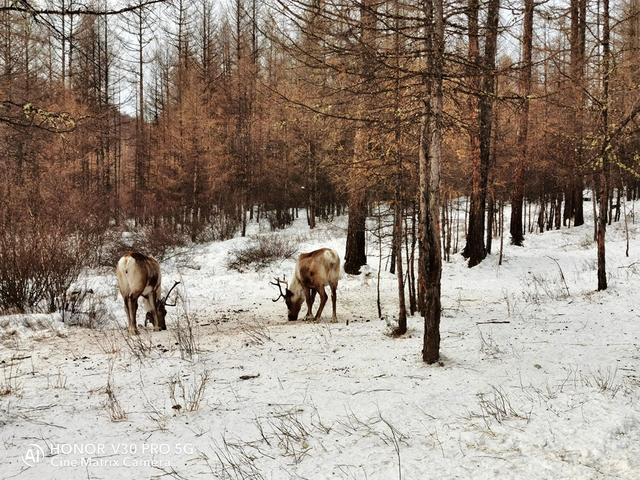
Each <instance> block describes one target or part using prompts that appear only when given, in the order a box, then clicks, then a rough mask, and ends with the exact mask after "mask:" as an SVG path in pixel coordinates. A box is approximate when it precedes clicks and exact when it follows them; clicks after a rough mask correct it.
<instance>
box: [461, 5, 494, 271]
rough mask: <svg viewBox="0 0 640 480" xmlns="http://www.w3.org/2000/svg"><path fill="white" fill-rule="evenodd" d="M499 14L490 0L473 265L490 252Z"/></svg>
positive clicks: (470, 251)
mask: <svg viewBox="0 0 640 480" xmlns="http://www.w3.org/2000/svg"><path fill="white" fill-rule="evenodd" d="M499 18H500V0H489V6H488V11H487V28H486V32H487V33H486V35H485V45H484V56H483V60H482V69H483V74H482V93H481V95H480V101H479V107H480V115H479V122H480V128H479V135H480V163H479V178H478V180H479V182H474V185H473V190H472V197H471V211H470V214H469V235H468V236H467V245H466V247H465V250H464V252H463V254H464V256H465V257H467V258H468V259H469V267H474V266H476V265H478V264H479V263H480V262H481V261H482V260H483V259H484V258H485V257H486V255H487V252H486V250H485V245H484V229H485V207H486V201H487V185H488V182H489V172H490V161H491V128H492V123H493V103H494V94H495V65H496V50H497V41H498V20H499ZM474 170H475V169H474Z"/></svg>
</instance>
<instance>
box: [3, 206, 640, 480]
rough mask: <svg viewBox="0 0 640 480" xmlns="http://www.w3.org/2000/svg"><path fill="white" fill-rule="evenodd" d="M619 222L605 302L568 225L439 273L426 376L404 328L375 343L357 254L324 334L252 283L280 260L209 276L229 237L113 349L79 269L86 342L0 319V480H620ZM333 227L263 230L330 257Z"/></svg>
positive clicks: (80, 335) (634, 277)
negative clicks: (155, 328)
mask: <svg viewBox="0 0 640 480" xmlns="http://www.w3.org/2000/svg"><path fill="white" fill-rule="evenodd" d="M589 210H590V204H589V203H586V204H585V212H589ZM505 217H506V218H508V215H505ZM631 220H632V219H631V217H630V218H629V222H630V223H629V230H630V232H629V233H630V236H631V242H630V252H631V256H630V257H626V256H625V254H624V252H625V232H624V224H623V223H618V224H614V225H613V226H611V227H610V229H609V232H608V239H609V242H608V245H607V252H608V253H607V269H608V272H609V289H608V290H607V291H605V292H596V291H595V286H596V275H595V245H594V244H593V241H592V240H591V239H592V232H593V230H592V229H593V226H592V224H589V222H590V220H589V219H588V220H587V225H585V226H582V227H578V228H571V229H565V228H563V229H561V230H558V231H552V232H545V233H544V234H531V235H527V237H526V244H525V247H524V248H519V247H512V246H510V245H508V244H507V243H508V242H505V247H504V248H505V251H504V262H503V265H502V266H499V265H498V256H497V255H496V254H495V252H494V254H493V255H490V256H489V257H488V258H487V259H486V260H485V261H484V262H482V263H481V264H480V265H479V266H477V267H475V268H473V269H468V268H467V267H466V265H465V263H464V261H463V259H461V258H460V257H459V255H452V257H451V262H448V263H445V265H444V272H443V309H444V310H443V318H442V324H441V333H442V344H441V354H442V361H441V363H440V364H436V365H433V366H427V365H425V364H423V363H422V362H421V356H420V350H421V343H422V324H421V319H420V318H418V317H412V318H410V319H409V327H410V331H409V333H408V334H407V335H406V336H405V337H403V338H399V339H394V338H392V337H390V336H389V335H388V332H389V326H388V324H387V323H388V322H392V321H393V318H394V317H395V315H396V309H397V299H396V280H395V277H394V276H392V275H390V274H389V273H388V272H381V274H380V278H381V279H380V281H381V284H380V287H381V288H380V290H381V295H382V303H383V310H384V312H383V313H384V315H385V320H380V319H378V317H377V309H376V303H375V300H376V290H377V285H376V282H377V274H378V272H377V267H378V257H377V245H376V243H375V240H374V239H373V237H371V238H370V239H369V240H370V243H369V248H370V251H369V260H370V265H369V267H368V269H367V270H368V273H367V275H361V276H359V277H353V276H349V275H344V278H343V279H342V280H341V282H340V285H339V288H338V323H330V322H329V319H330V305H327V308H326V309H325V312H324V316H323V321H322V322H320V323H313V322H306V321H297V322H287V321H286V308H285V306H284V304H283V303H282V302H278V303H273V302H272V301H271V298H273V297H275V291H274V287H272V286H270V285H269V283H268V282H269V281H270V280H271V279H272V278H273V277H275V276H278V275H280V276H281V275H282V274H284V273H286V274H287V276H288V277H289V275H290V274H291V272H292V270H293V265H294V261H293V260H285V261H282V262H277V263H275V264H273V265H271V266H270V267H269V268H266V269H264V270H261V271H257V272H247V273H242V274H241V273H238V272H236V271H233V270H228V269H227V268H226V260H227V257H228V252H229V251H230V250H231V249H233V248H236V247H238V246H241V245H243V244H244V243H245V242H247V239H243V238H234V239H232V240H229V241H225V242H214V243H209V244H205V245H198V246H196V247H194V248H193V251H191V252H190V254H189V255H176V256H173V257H171V258H170V259H169V260H167V261H166V262H164V263H163V281H164V283H165V285H167V286H170V285H171V284H172V283H173V281H174V280H180V281H182V284H181V285H180V287H179V289H180V295H181V297H182V299H183V302H184V307H182V306H181V305H182V304H181V303H180V302H179V305H178V307H175V308H173V309H170V310H169V314H168V316H167V323H168V326H169V330H168V331H166V332H151V331H148V330H145V329H141V330H142V334H141V336H140V338H139V339H135V340H131V339H130V337H128V336H127V335H126V332H125V331H124V328H123V327H124V325H125V314H124V309H123V307H122V302H121V300H120V299H119V298H118V297H117V295H116V290H115V279H114V278H113V273H112V272H109V271H105V272H96V271H88V272H86V274H85V275H83V277H82V278H81V279H80V280H79V282H78V285H80V286H81V287H82V288H85V289H86V288H91V289H92V290H94V292H96V293H95V295H96V296H97V297H98V298H99V299H100V301H101V302H102V304H103V305H104V306H105V308H106V310H107V311H108V312H109V315H108V316H109V321H108V322H106V324H105V325H102V326H101V328H98V329H88V328H80V327H65V326H63V325H61V324H60V322H59V321H58V320H57V318H56V317H51V316H30V317H29V318H31V319H32V320H29V321H27V320H26V318H27V317H24V316H11V317H0V328H2V329H4V330H0V333H1V332H5V333H2V336H1V337H0V340H2V344H1V345H2V346H1V347H0V370H1V371H0V393H2V392H4V393H5V394H4V395H2V396H0V409H1V412H2V413H1V415H0V445H2V448H1V449H0V478H21V479H32V478H33V479H42V478H65V479H67V478H68V479H75V478H83V479H84V478H109V479H112V478H113V479H119V478H122V479H128V478H133V477H134V476H135V477H139V478H150V477H153V478H179V479H182V478H184V479H194V478H217V479H312V480H315V479H325V478H326V479H328V478H331V479H363V480H364V479H369V480H374V479H385V480H387V479H400V478H402V479H424V478H447V479H448V478H474V479H495V478H527V479H550V478H553V479H588V478H594V479H595V478H624V479H636V478H640V404H639V401H640V373H638V367H639V365H640V347H639V346H640V338H639V337H640V323H639V321H638V313H637V311H636V310H637V301H636V297H637V294H636V292H637V291H638V288H639V287H640V278H639V276H638V271H639V270H638V269H639V268H640V264H638V265H635V264H634V262H636V261H637V252H638V251H640V228H638V226H637V225H635V224H632V223H631ZM345 226H346V219H345V218H342V217H341V218H336V219H335V221H334V222H332V223H322V224H320V225H319V227H318V228H317V229H316V230H314V231H313V232H309V231H308V229H307V228H306V225H305V222H304V219H303V218H300V219H298V220H296V222H295V224H294V225H293V226H292V227H291V228H289V229H287V230H285V231H283V232H280V233H278V234H279V235H283V236H286V237H288V238H290V239H291V240H292V241H295V242H296V243H297V244H299V245H300V251H308V250H310V249H312V248H316V247H320V246H328V247H332V248H335V249H336V250H337V251H338V252H339V253H341V254H342V253H343V252H344V242H345V236H346V232H345ZM251 229H252V230H251V231H250V232H249V233H250V234H251V235H257V234H264V233H266V230H267V229H266V228H265V226H264V225H255V224H252V225H251ZM496 248H499V242H494V250H496ZM385 250H386V246H385ZM556 262H557V263H556ZM383 265H384V261H383ZM636 267H637V268H636ZM561 271H562V275H563V276H564V281H563V280H562V278H561ZM186 314H188V315H189V318H190V319H191V321H192V322H193V323H194V332H195V335H196V340H197V343H198V345H199V348H200V352H199V353H196V354H195V355H194V356H193V357H192V358H191V359H189V356H188V355H181V352H180V348H179V346H178V345H177V340H176V334H175V333H176V328H175V326H176V321H177V319H181V320H180V321H181V322H182V323H184V321H185V315H186ZM111 318H113V321H112V320H111ZM142 318H143V317H142V314H141V313H140V314H139V322H141V321H142ZM35 319H38V320H37V321H36V320H35ZM347 320H348V325H347ZM487 322H508V323H487ZM30 326H31V327H30ZM47 329H50V330H51V332H52V333H51V334H50V335H45V334H44V332H46V331H47ZM6 332H13V333H12V334H11V335H9V334H7V333H6ZM37 332H40V333H38V334H37V335H36V334H35V333H37ZM182 357H185V358H182ZM203 378H204V379H205V380H204V393H203V395H202V397H201V398H200V399H199V401H198V399H197V392H198V388H199V387H200V386H201V383H202V380H203ZM3 388H4V390H3ZM7 390H9V391H8V392H7ZM110 398H111V400H109V399H110ZM114 399H115V400H114ZM194 403H196V404H197V405H193V404H194ZM177 405H180V408H177ZM174 407H176V408H174ZM190 407H191V408H190ZM190 410H193V411H190ZM70 449H71V450H70ZM74 449H75V451H74Z"/></svg>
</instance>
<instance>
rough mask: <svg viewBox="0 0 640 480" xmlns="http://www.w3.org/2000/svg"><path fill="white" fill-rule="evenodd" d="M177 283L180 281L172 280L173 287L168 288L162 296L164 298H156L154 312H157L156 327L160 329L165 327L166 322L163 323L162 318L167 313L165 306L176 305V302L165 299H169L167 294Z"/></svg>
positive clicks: (169, 293)
mask: <svg viewBox="0 0 640 480" xmlns="http://www.w3.org/2000/svg"><path fill="white" fill-rule="evenodd" d="M178 285H180V282H174V283H173V287H171V288H170V289H169V291H168V292H167V294H166V295H165V296H164V298H160V299H158V300H156V312H157V313H158V323H159V325H158V328H160V330H166V329H167V324H166V323H165V320H164V318H165V316H166V315H167V309H166V307H175V306H176V302H173V303H167V300H168V299H169V295H171V292H172V291H173V289H174V288H176V287H177V286H178ZM147 315H148V314H147ZM152 318H153V317H152Z"/></svg>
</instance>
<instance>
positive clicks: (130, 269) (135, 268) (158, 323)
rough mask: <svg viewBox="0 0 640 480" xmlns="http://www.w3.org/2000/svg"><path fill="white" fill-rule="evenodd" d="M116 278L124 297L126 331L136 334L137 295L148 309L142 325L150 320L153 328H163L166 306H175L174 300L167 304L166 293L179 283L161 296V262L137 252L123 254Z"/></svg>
mask: <svg viewBox="0 0 640 480" xmlns="http://www.w3.org/2000/svg"><path fill="white" fill-rule="evenodd" d="M116 278H117V279H118V289H119V290H120V294H121V295H122V298H123V299H124V309H125V311H126V312H127V320H128V321H129V333H131V334H134V335H137V334H138V326H137V324H136V313H137V311H138V298H139V297H142V298H143V299H144V307H145V310H146V311H147V314H146V316H145V320H144V325H145V327H146V326H147V321H148V320H151V323H153V329H154V330H156V331H157V330H166V329H167V325H166V323H165V320H164V317H165V315H166V314H167V310H166V308H165V306H171V307H173V306H175V303H167V299H168V298H169V294H170V293H171V291H172V290H173V289H174V288H175V287H176V285H178V284H179V283H180V282H175V283H174V284H173V287H171V289H170V290H169V292H168V293H167V294H166V295H165V297H164V298H161V296H160V295H161V289H162V284H161V276H160V264H159V263H158V261H157V260H156V259H155V258H152V257H148V256H147V255H144V254H142V253H139V252H129V253H126V254H125V255H124V256H123V257H122V258H120V260H118V265H117V266H116Z"/></svg>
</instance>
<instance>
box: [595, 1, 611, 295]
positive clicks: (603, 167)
mask: <svg viewBox="0 0 640 480" xmlns="http://www.w3.org/2000/svg"><path fill="white" fill-rule="evenodd" d="M602 6H603V12H602V23H603V25H602V93H603V95H602V97H603V98H602V132H603V137H604V140H603V148H602V152H601V156H600V159H599V160H600V163H601V164H600V166H599V167H600V168H599V171H598V173H597V179H596V180H597V182H596V183H597V185H596V188H597V191H598V195H599V202H598V203H599V207H600V208H599V209H598V210H599V211H598V230H597V233H596V239H597V244H598V290H606V289H607V270H606V255H605V236H606V232H607V203H608V199H609V168H610V167H609V151H610V145H609V141H610V132H609V75H610V73H611V72H610V65H611V58H610V56H611V45H610V38H609V37H610V26H609V0H603V3H602Z"/></svg>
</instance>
